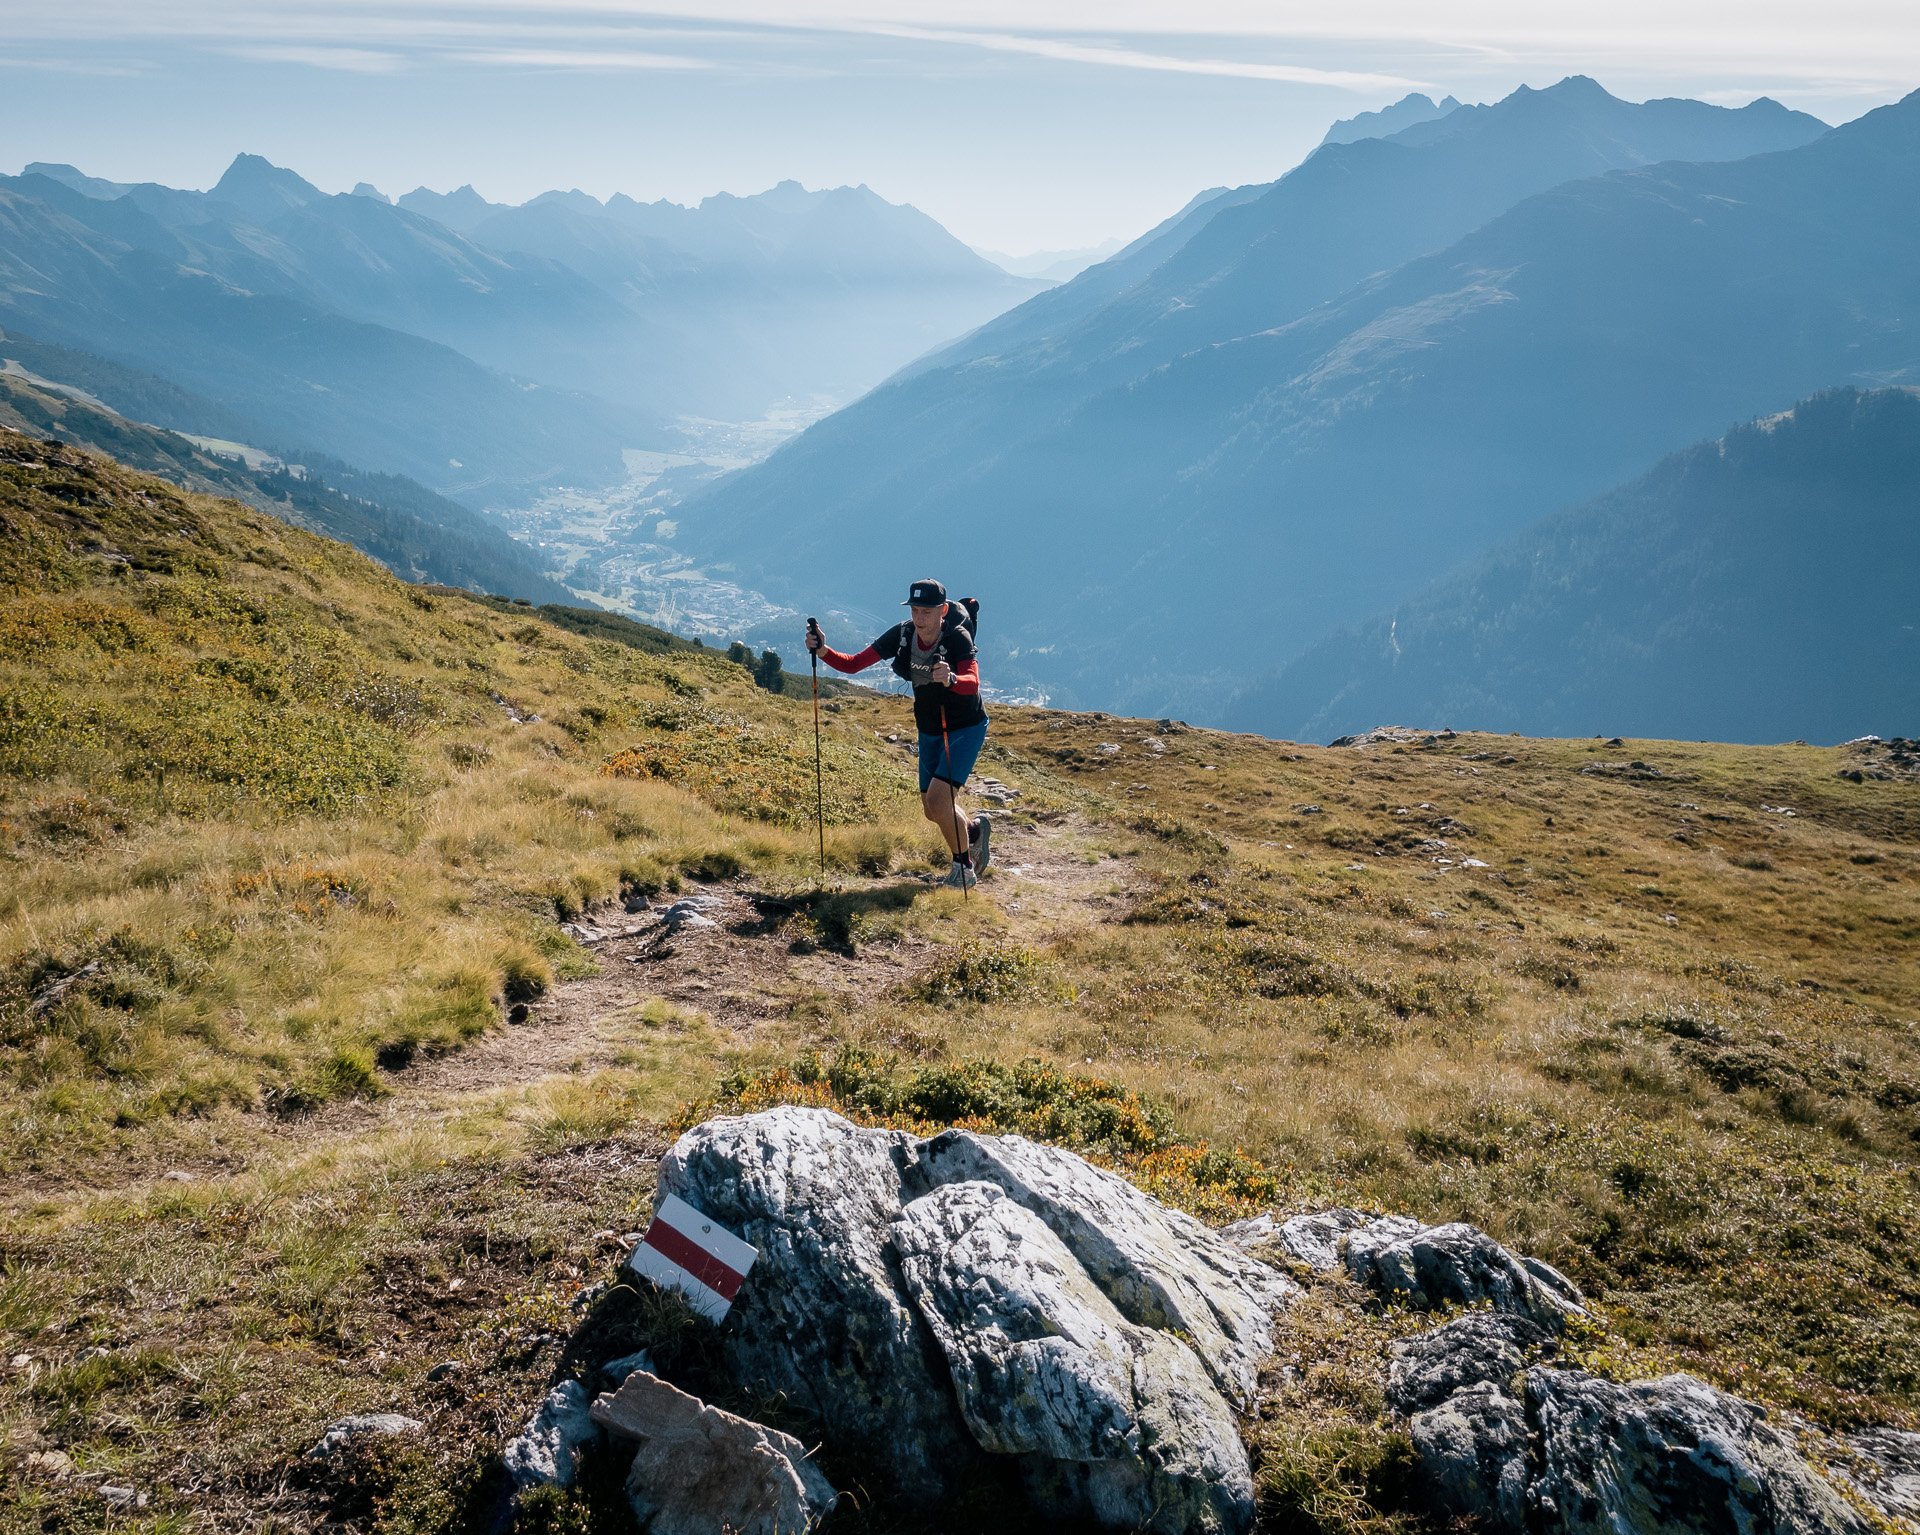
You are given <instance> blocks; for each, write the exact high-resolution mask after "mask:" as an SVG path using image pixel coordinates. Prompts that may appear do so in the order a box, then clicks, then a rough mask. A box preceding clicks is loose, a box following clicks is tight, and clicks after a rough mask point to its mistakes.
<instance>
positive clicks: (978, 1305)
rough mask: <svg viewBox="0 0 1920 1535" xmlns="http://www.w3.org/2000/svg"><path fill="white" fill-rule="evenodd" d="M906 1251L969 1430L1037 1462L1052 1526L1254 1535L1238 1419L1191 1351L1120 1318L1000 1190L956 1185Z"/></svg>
mask: <svg viewBox="0 0 1920 1535" xmlns="http://www.w3.org/2000/svg"><path fill="white" fill-rule="evenodd" d="M893 1237H894V1249H895V1251H896V1252H898V1253H899V1255H900V1267H901V1272H902V1274H903V1275H904V1277H905V1279H906V1284H907V1289H908V1292H909V1294H911V1295H912V1296H913V1298H914V1301H915V1302H916V1304H917V1305H918V1306H919V1308H920V1311H921V1314H922V1315H923V1316H924V1317H925V1318H926V1319H927V1322H928V1325H929V1326H930V1327H931V1328H932V1331H933V1335H934V1337H935V1339H936V1340H937V1341H938V1342H939V1345H940V1349H941V1352H942V1353H943V1354H944V1355H945V1357H946V1361H947V1366H948V1368H949V1370H951V1372H952V1375H953V1384H954V1389H955V1391H956V1393H957V1394H958V1397H959V1403H960V1413H961V1416H962V1417H963V1418H964V1419H965V1420H966V1423H967V1427H968V1428H969V1429H971V1430H972V1431H973V1436H974V1438H975V1439H976V1440H977V1441H978V1442H979V1444H980V1446H981V1447H982V1448H983V1449H985V1450H987V1451H989V1452H991V1453H994V1454H998V1455H1013V1456H1019V1457H1022V1462H1021V1470H1022V1472H1023V1474H1024V1475H1025V1476H1026V1479H1027V1483H1028V1488H1029V1491H1030V1492H1031V1493H1032V1495H1033V1497H1034V1501H1035V1503H1036V1505H1037V1506H1038V1508H1039V1509H1040V1510H1042V1511H1043V1512H1046V1513H1049V1514H1052V1515H1054V1516H1055V1517H1057V1518H1061V1519H1071V1518H1073V1517H1075V1516H1077V1515H1082V1514H1084V1513H1085V1512H1086V1511H1089V1510H1090V1511H1091V1512H1092V1513H1093V1515H1094V1517H1095V1518H1096V1519H1098V1520H1099V1521H1100V1522H1101V1523H1103V1524H1106V1525H1109V1526H1112V1527H1115V1528H1132V1527H1135V1526H1137V1525H1139V1514H1140V1511H1141V1510H1143V1509H1147V1510H1152V1516H1151V1519H1150V1521H1149V1522H1148V1523H1146V1524H1145V1525H1144V1526H1140V1527H1143V1528H1146V1529H1153V1530H1165V1531H1169V1532H1172V1531H1183V1530H1196V1531H1200V1530H1223V1529H1236V1528H1239V1527H1240V1525H1241V1523H1242V1522H1243V1521H1244V1517H1245V1512H1246V1511H1247V1510H1250V1509H1251V1507H1252V1498H1253V1486H1252V1478H1251V1476H1250V1475H1249V1473H1248V1468H1247V1459H1246V1454H1245V1451H1244V1450H1243V1449H1242V1448H1241V1445H1240V1439H1239V1430H1238V1428H1237V1426H1236V1425H1235V1423H1234V1418H1233V1413H1232V1412H1231V1411H1230V1410H1229V1409H1228V1407H1227V1405H1226V1403H1225V1402H1224V1401H1223V1400H1222V1399H1221V1397H1220V1395H1219V1393H1218V1392H1217V1391H1216V1390H1215V1389H1214V1388H1213V1385H1212V1383H1211V1381H1210V1380H1209V1378H1208V1376H1207V1374H1206V1372H1205V1371H1204V1370H1203V1369H1202V1368H1201V1367H1200V1364H1199V1361H1198V1360H1197V1359H1195V1358H1194V1355H1193V1353H1192V1351H1191V1350H1190V1349H1187V1348H1185V1347H1183V1346H1182V1345H1181V1344H1180V1343H1179V1342H1177V1341H1176V1340H1175V1339H1174V1338H1173V1337H1171V1336H1170V1335H1169V1334H1167V1333H1164V1332H1157V1331H1155V1330H1153V1329H1152V1328H1147V1327H1141V1326H1138V1325H1136V1324H1134V1323H1132V1322H1129V1321H1127V1320H1126V1318H1124V1317H1123V1316H1121V1314H1120V1313H1119V1311H1118V1310H1117V1309H1116V1308H1115V1307H1114V1304H1113V1302H1112V1301H1110V1300H1109V1299H1108V1298H1107V1296H1106V1295H1105V1294H1104V1293H1103V1292H1102V1291H1101V1289H1100V1288H1099V1286H1098V1285H1096V1284H1095V1283H1094V1281H1093V1280H1092V1278H1091V1277H1090V1276H1089V1275H1088V1273H1087V1271H1086V1270H1085V1269H1084V1268H1083V1267H1081V1265H1080V1264H1079V1263H1077V1262H1076V1261H1075V1260H1074V1257H1073V1254H1072V1253H1070V1252H1069V1251H1068V1250H1067V1248H1066V1245H1065V1244H1064V1243H1063V1242H1062V1241H1061V1240H1060V1238H1058V1237H1057V1236H1055V1235H1054V1234H1053V1232H1052V1231H1051V1230H1050V1229H1049V1228H1048V1227H1047V1225H1046V1224H1045V1223H1044V1222H1043V1221H1041V1219H1040V1218H1039V1217H1038V1216H1037V1215H1035V1214H1033V1213H1032V1212H1031V1211H1029V1210H1027V1209H1026V1208H1025V1207H1023V1206H1021V1205H1019V1204H1016V1203H1015V1202H1014V1201H1013V1200H1012V1199H1011V1198H1009V1197H1008V1196H1007V1194H1006V1193H1005V1192H1004V1191H1002V1190H1001V1189H999V1188H997V1187H996V1186H995V1185H993V1184H991V1183H951V1184H946V1185H944V1186H943V1187H940V1188H937V1189H935V1190H934V1191H933V1192H932V1193H930V1194H927V1195H925V1196H924V1197H922V1198H920V1199H916V1200H914V1201H913V1202H912V1203H911V1204H909V1205H908V1206H907V1207H906V1209H905V1210H904V1211H903V1212H902V1213H901V1216H900V1219H899V1220H897V1221H895V1222H894V1225H893Z"/></svg>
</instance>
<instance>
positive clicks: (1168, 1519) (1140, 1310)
mask: <svg viewBox="0 0 1920 1535" xmlns="http://www.w3.org/2000/svg"><path fill="white" fill-rule="evenodd" d="M659 1187H660V1194H661V1196H662V1197H664V1196H665V1195H667V1194H674V1195H677V1196H678V1197H680V1198H681V1199H684V1200H685V1201H687V1203H688V1204H690V1205H692V1206H693V1207H694V1208H696V1209H698V1210H700V1211H702V1212H703V1213H704V1214H706V1215H708V1216H710V1217H711V1218H712V1219H714V1220H715V1221H717V1222H719V1223H720V1224H722V1225H725V1226H727V1227H728V1228H729V1229H731V1230H733V1231H735V1232H736V1233H738V1234H739V1235H740V1236H741V1237H742V1238H744V1239H745V1240H746V1241H748V1242H750V1243H752V1244H753V1246H755V1247H756V1248H758V1249H759V1251H760V1258H759V1260H758V1261H757V1263H756V1265H755V1267H754V1270H753V1275H752V1279H751V1282H750V1283H749V1284H748V1285H747V1286H746V1287H745V1288H744V1289H743V1290H742V1291H741V1292H740V1295H739V1298H738V1299H737V1301H736V1302H735V1304H734V1308H733V1311H732V1313H731V1315H730V1316H729V1318H728V1322H727V1326H726V1328H725V1331H724V1333H723V1334H722V1338H721V1347H722V1349H723V1351H724V1354H725V1356H726V1359H727V1362H728V1364H729V1365H730V1366H731V1368H732V1370H733V1372H734V1374H735V1376H736V1377H737V1378H738V1380H739V1381H740V1383H741V1384H742V1385H744V1386H746V1387H747V1388H748V1389H750V1390H753V1391H756V1392H760V1393H764V1394H767V1395H771V1396H777V1397H779V1398H781V1399H783V1400H785V1401H787V1402H788V1403H790V1404H793V1405H794V1406H796V1407H799V1408H801V1409H803V1410H804V1411H805V1412H806V1413H807V1414H808V1415H809V1416H811V1417H812V1418H813V1419H814V1420H815V1421H816V1422H817V1423H818V1424H819V1426H820V1429H821V1431H822V1433H823V1434H824V1435H825V1436H826V1437H827V1438H828V1439H829V1440H830V1441H832V1442H835V1443H838V1444H844V1445H846V1446H848V1447H849V1448H853V1449H855V1450H857V1451H861V1452H864V1454H865V1457H866V1458H867V1459H868V1460H869V1462H870V1463H871V1464H875V1465H879V1466H884V1467H886V1468H887V1469H888V1471H889V1473H890V1476H891V1480H892V1481H893V1483H894V1486H895V1489H896V1490H897V1491H898V1492H899V1493H900V1494H901V1495H902V1496H904V1497H906V1498H907V1499H909V1500H910V1501H918V1502H920V1503H922V1504H923V1505H926V1506H934V1505H937V1504H938V1503H939V1502H940V1501H941V1500H942V1499H943V1498H945V1497H946V1496H948V1495H949V1494H950V1493H951V1492H953V1491H956V1490H958V1489H960V1488H963V1487H966V1486H968V1485H969V1484H971V1483H974V1482H977V1481H978V1480H979V1479H980V1477H981V1475H982V1474H983V1473H984V1472H987V1470H988V1467H989V1463H990V1462H992V1461H993V1460H994V1458H996V1457H1006V1458H1007V1459H1005V1460H1002V1461H1000V1462H999V1464H1000V1465H1002V1466H1010V1467H1012V1468H1013V1469H1015V1470H1016V1471H1017V1472H1018V1474H1019V1475H1020V1477H1021V1478H1022V1479H1023V1481H1024V1482H1025V1483H1026V1485H1027V1486H1028V1488H1029V1489H1030V1491H1031V1492H1032V1494H1033V1496H1034V1497H1035V1498H1036V1499H1037V1500H1039V1501H1040V1502H1041V1503H1042V1504H1043V1505H1044V1506H1045V1507H1046V1508H1047V1509H1048V1510H1049V1511H1050V1513H1051V1514H1052V1516H1053V1517H1055V1518H1057V1519H1060V1520H1062V1521H1068V1520H1082V1521H1085V1520H1091V1521H1093V1522H1095V1523H1098V1524H1100V1525H1104V1526H1106V1527H1109V1528H1126V1529H1133V1528H1140V1529H1150V1530H1165V1531H1173V1530H1196V1531H1209V1530H1220V1531H1232V1530H1242V1529H1245V1528H1246V1527H1247V1525H1248V1524H1249V1523H1250V1522H1251V1518H1252V1491H1251V1489H1252V1479H1251V1472H1250V1469H1249V1467H1248V1463H1247V1458H1246V1452H1245V1450H1244V1448H1243V1447H1242V1445H1241V1443H1240V1441H1239V1437H1238V1434H1237V1433H1236V1432H1235V1431H1234V1417H1233V1414H1234V1409H1235V1408H1236V1407H1244V1406H1247V1405H1249V1404H1250V1403H1251V1401H1252V1399H1253V1395H1254V1391H1255V1378H1256V1372H1257V1370H1258V1366H1259V1363H1260V1360H1261V1359H1262V1358H1263V1357H1264V1356H1265V1355H1266V1353H1267V1352H1268V1351H1269V1350H1270V1348H1271V1344H1272V1322H1271V1316H1272V1311H1273V1309H1274V1308H1276V1307H1278V1306H1280V1305H1282V1304H1284V1302H1285V1301H1286V1300H1287V1298H1288V1297H1289V1296H1290V1295H1291V1294H1292V1293H1293V1286H1292V1285H1291V1284H1290V1283H1289V1282H1288V1281H1287V1280H1285V1279H1284V1278H1283V1277H1282V1276H1280V1275H1279V1274H1277V1273H1275V1272H1274V1271H1273V1270H1272V1269H1269V1268H1268V1267H1266V1266H1265V1265H1263V1264H1261V1263H1259V1262H1256V1261H1254V1260H1253V1259H1251V1258H1249V1257H1248V1256H1247V1255H1246V1254H1244V1253H1242V1252H1240V1251H1239V1250H1238V1249H1237V1248H1235V1247H1234V1246H1233V1245H1232V1244H1230V1243H1228V1242H1225V1241H1223V1240H1221V1239H1220V1238H1219V1237H1218V1236H1216V1235H1215V1234H1214V1233H1212V1232H1210V1231H1208V1230H1207V1229H1206V1228H1205V1227H1204V1226H1201V1225H1200V1224H1199V1223H1198V1222H1196V1221H1193V1220H1191V1219H1190V1218H1188V1217H1187V1216H1184V1215H1181V1214H1179V1213H1178V1212H1176V1211H1172V1210H1169V1209H1167V1208H1166V1207H1165V1206H1163V1205H1161V1204H1160V1203H1159V1202H1158V1201H1156V1200H1154V1199H1152V1198H1150V1197H1149V1196H1147V1195H1145V1194H1143V1193H1141V1192H1140V1191H1139V1190H1138V1189H1136V1188H1134V1187H1133V1186H1132V1185H1131V1184H1129V1183H1127V1182H1126V1181H1125V1180H1123V1179H1120V1178H1118V1177H1115V1176H1114V1175H1112V1174H1110V1173H1107V1172H1104V1171H1102V1170H1101V1169H1099V1168H1096V1167H1093V1166H1091V1165H1090V1164H1089V1163H1087V1162H1086V1161H1084V1160H1083V1159H1081V1158H1079V1157H1076V1156H1074V1155H1072V1154H1071V1153H1069V1152H1065V1151H1061V1150H1059V1149H1057V1148H1054V1147H1049V1146H1043V1145H1039V1144H1036V1143H1034V1142H1031V1141H1026V1140H1023V1139H1021V1138H1020V1137H1018V1136H981V1135H975V1134H972V1133H970V1132H966V1131H949V1132H947V1133H945V1134H943V1135H939V1136H935V1137H932V1138H931V1139H927V1140H919V1139H916V1138H914V1137H912V1136H908V1135H903V1134H899V1133H896V1132H889V1131H880V1130H868V1129H862V1128H859V1127H857V1126H855V1125H853V1124H851V1123H850V1122H849V1121H847V1120H845V1119H843V1118H841V1117H840V1116H838V1115H835V1114H831V1113H827V1112H825V1111H822V1110H816V1109H797V1108H784V1109H774V1110H770V1111H768V1112H766V1113H763V1114H756V1115H751V1116H746V1117H743V1118H732V1119H717V1120H713V1121H710V1122H708V1123H707V1124H704V1125H701V1126H698V1127H697V1128H695V1129H693V1130H691V1131H689V1132H688V1133H687V1134H686V1135H685V1136H683V1137H682V1138H681V1139H680V1141H679V1142H678V1143H676V1144H675V1146H674V1147H673V1149H672V1150H671V1151H670V1152H669V1153H668V1155H667V1157H666V1159H665V1160H664V1161H663V1163H662V1164H661V1170H660V1184H659Z"/></svg>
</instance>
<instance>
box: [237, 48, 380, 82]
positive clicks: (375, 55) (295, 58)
mask: <svg viewBox="0 0 1920 1535" xmlns="http://www.w3.org/2000/svg"><path fill="white" fill-rule="evenodd" d="M221 51H222V52H224V53H226V54H227V55H228V57H230V58H236V59H255V60H258V61H259V62H260V63H262V64H306V65H308V66H310V67H312V68H314V69H337V70H343V71H345V72H346V73H348V74H355V75H390V74H392V73H393V72H394V71H395V70H397V69H401V68H404V67H405V65H406V62H407V61H406V60H405V59H403V58H401V57H400V55H399V54H397V53H381V52H379V51H378V50H376V49H372V48H332V47H318V46H301V45H296V44H279V43H255V44H249V45H248V46H246V47H242V48H226V49H223V50H221Z"/></svg>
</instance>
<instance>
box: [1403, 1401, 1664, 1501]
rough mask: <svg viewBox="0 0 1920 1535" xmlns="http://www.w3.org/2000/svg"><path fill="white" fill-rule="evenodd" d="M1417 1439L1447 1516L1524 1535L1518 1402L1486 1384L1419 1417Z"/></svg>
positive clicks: (1523, 1437)
mask: <svg viewBox="0 0 1920 1535" xmlns="http://www.w3.org/2000/svg"><path fill="white" fill-rule="evenodd" d="M1410 1433H1411V1436H1412V1439H1413V1448H1414V1453H1415V1454H1416V1455H1418V1456H1419V1458H1420V1469H1421V1471H1422V1472H1423V1473H1424V1474H1425V1476H1426V1477H1427V1480H1428V1483H1429V1485H1430V1486H1431V1488H1432V1492H1433V1500H1434V1502H1435V1504H1436V1505H1438V1506H1439V1508H1440V1509H1441V1510H1442V1511H1443V1512H1445V1513H1449V1514H1462V1515H1468V1516H1471V1517H1473V1518H1474V1519H1476V1520H1478V1521H1479V1523H1478V1525H1477V1526H1476V1527H1477V1528H1481V1529H1485V1530H1487V1531H1488V1532H1490V1535H1524V1532H1525V1530H1526V1518H1527V1416H1526V1410H1525V1409H1524V1408H1523V1407H1522V1406H1521V1404H1520V1402H1519V1400H1518V1399H1517V1398H1515V1397H1514V1396H1513V1395H1512V1394H1511V1393H1510V1392H1508V1391H1507V1390H1506V1389H1505V1388H1504V1387H1503V1386H1501V1385H1498V1384H1497V1383H1495V1382H1493V1381H1480V1382H1479V1383H1477V1384H1475V1385H1471V1386H1468V1387H1467V1388H1466V1389H1465V1390H1463V1391H1457V1392H1455V1393H1454V1394H1453V1395H1452V1396H1450V1397H1448V1398H1447V1399H1446V1400H1445V1401H1444V1402H1442V1403H1440V1404H1439V1405H1438V1406H1436V1407H1430V1408H1428V1409H1427V1410H1426V1411H1425V1412H1421V1413H1416V1414H1415V1415H1414V1419H1413V1422H1412V1424H1411V1425H1410ZM1624 1528H1625V1529H1638V1526H1625V1527H1624ZM1616 1535H1619V1532H1616Z"/></svg>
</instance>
